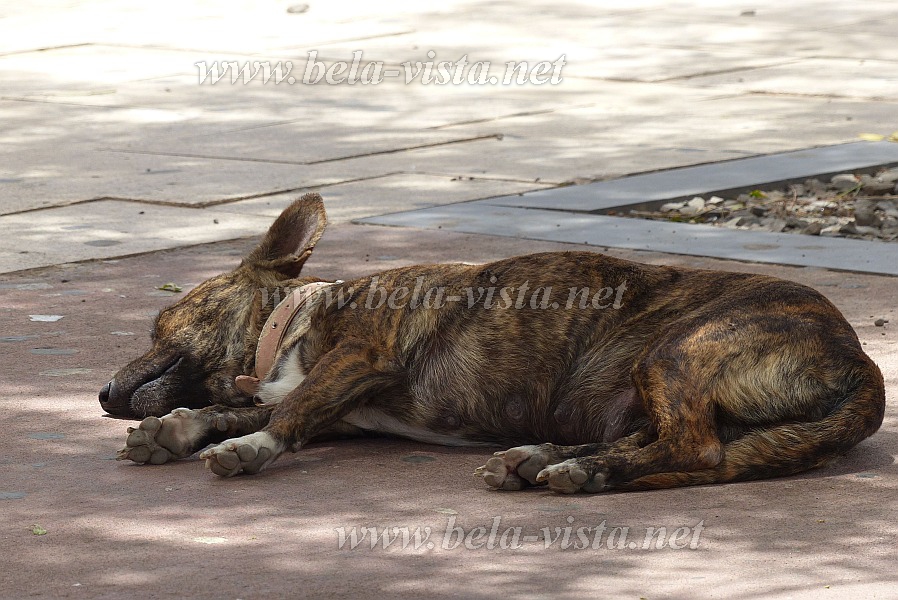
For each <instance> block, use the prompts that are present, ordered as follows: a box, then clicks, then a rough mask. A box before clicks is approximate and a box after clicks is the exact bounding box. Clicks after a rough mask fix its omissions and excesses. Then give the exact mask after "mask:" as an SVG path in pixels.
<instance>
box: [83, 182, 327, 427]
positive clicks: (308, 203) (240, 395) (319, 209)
mask: <svg viewBox="0 0 898 600" xmlns="http://www.w3.org/2000/svg"><path fill="white" fill-rule="evenodd" d="M326 226H327V217H326V215H325V212H324V203H323V202H322V200H321V196H319V195H318V194H306V195H305V196H303V197H302V198H300V199H299V200H296V201H295V202H294V203H293V204H292V205H290V206H289V207H288V208H287V209H286V210H284V212H283V213H281V215H280V216H279V217H278V218H277V219H276V220H275V222H274V224H273V225H272V226H271V228H270V229H269V230H268V233H267V234H266V235H265V237H264V238H263V240H262V242H261V243H260V244H259V245H258V246H257V247H256V248H255V249H254V250H253V251H252V252H251V253H250V254H249V255H248V256H247V257H246V258H244V259H243V261H242V262H241V263H240V266H238V267H237V268H236V269H234V270H233V271H230V272H228V273H224V274H222V275H219V276H217V277H213V278H212V279H209V280H208V281H205V282H203V283H201V284H200V285H198V286H197V287H196V288H194V289H193V290H192V291H191V292H190V293H189V294H187V295H186V296H185V297H184V298H182V299H181V300H180V301H179V302H177V303H175V304H174V305H172V306H170V307H168V308H166V309H165V310H163V311H162V312H160V313H159V316H158V317H157V318H156V322H155V324H154V325H153V334H152V340H153V347H152V348H151V349H150V351H149V352H147V353H146V354H144V355H143V356H141V357H140V358H138V359H136V360H134V361H132V362H131V363H130V364H128V365H127V366H126V367H124V368H123V369H121V370H120V371H119V372H118V373H116V374H115V376H114V377H113V378H112V381H110V382H109V383H108V384H106V385H105V386H104V387H103V389H102V390H100V406H102V407H103V409H104V410H105V411H107V412H108V413H109V414H111V415H113V416H119V417H129V418H143V417H147V416H151V415H152V416H161V415H164V414H167V413H169V412H171V411H172V410H173V409H175V408H178V407H186V408H199V407H202V406H208V405H210V404H224V405H228V406H246V405H251V404H252V399H251V398H250V397H249V396H247V394H246V393H245V392H242V391H240V390H239V389H237V387H236V386H235V385H234V378H235V377H236V376H238V375H248V374H250V373H252V371H253V368H254V361H255V351H256V344H257V341H258V338H259V332H260V329H261V327H262V324H263V323H264V322H265V319H266V318H267V316H268V314H270V312H271V309H272V308H273V305H272V302H271V298H272V297H274V293H273V292H274V290H284V289H285V288H293V287H297V286H300V285H303V284H305V283H309V282H310V281H314V279H312V278H300V271H301V270H302V266H303V264H304V263H305V262H306V260H307V259H308V258H309V256H310V255H311V253H312V249H313V248H314V247H315V244H316V243H317V242H318V239H319V238H320V237H321V234H322V233H323V232H324V228H325V227H326Z"/></svg>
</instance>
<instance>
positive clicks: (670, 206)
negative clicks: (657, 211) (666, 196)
mask: <svg viewBox="0 0 898 600" xmlns="http://www.w3.org/2000/svg"><path fill="white" fill-rule="evenodd" d="M684 206H686V203H685V202H668V203H667V204H662V205H661V212H663V213H669V212H676V211H678V210H680V209H681V208H683V207H684Z"/></svg>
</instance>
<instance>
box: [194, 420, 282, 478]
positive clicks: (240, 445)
mask: <svg viewBox="0 0 898 600" xmlns="http://www.w3.org/2000/svg"><path fill="white" fill-rule="evenodd" d="M283 451H284V446H283V444H281V443H280V442H278V441H277V440H276V439H275V438H274V436H272V435H271V434H270V433H268V432H267V431H257V432H256V433H251V434H249V435H244V436H243V437H238V438H233V439H230V440H225V441H224V442H222V443H220V444H218V445H217V446H213V447H212V448H209V449H208V450H204V451H203V453H202V454H200V458H202V459H205V461H206V468H207V469H209V470H210V471H212V472H213V473H215V474H216V475H221V476H222V477H230V476H231V475H236V474H237V473H240V472H241V471H242V472H244V473H248V474H250V475H251V474H253V473H258V472H259V471H261V470H262V469H263V468H265V467H266V466H267V465H268V464H269V463H270V462H272V461H273V460H274V459H275V458H277V457H278V456H279V455H280V454H281V452H283Z"/></svg>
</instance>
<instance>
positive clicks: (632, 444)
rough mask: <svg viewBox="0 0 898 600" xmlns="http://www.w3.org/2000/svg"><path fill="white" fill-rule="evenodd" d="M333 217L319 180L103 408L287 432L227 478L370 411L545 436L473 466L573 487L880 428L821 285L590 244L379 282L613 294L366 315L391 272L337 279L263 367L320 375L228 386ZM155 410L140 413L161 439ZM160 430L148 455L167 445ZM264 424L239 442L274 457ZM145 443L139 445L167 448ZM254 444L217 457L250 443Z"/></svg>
mask: <svg viewBox="0 0 898 600" xmlns="http://www.w3.org/2000/svg"><path fill="white" fill-rule="evenodd" d="M325 223H326V218H325V216H324V209H323V204H322V202H321V199H320V197H318V196H317V195H306V196H304V197H303V198H302V199H300V200H298V201H297V202H295V203H294V204H293V205H292V206H291V207H289V208H288V209H287V210H285V211H284V213H283V214H282V215H281V216H280V217H279V218H278V219H277V221H276V222H275V223H274V225H273V226H272V228H271V230H270V231H269V233H268V234H267V236H266V237H265V239H264V240H263V241H262V243H261V245H260V246H259V247H258V248H257V249H256V250H255V251H254V252H253V253H252V254H251V255H250V256H248V257H247V258H246V259H245V260H244V261H243V262H242V263H241V265H240V266H239V267H238V268H237V269H235V270H234V271H232V272H230V273H226V274H224V275H220V276H218V277H215V278H213V279H210V280H209V281H207V282H205V283H203V284H202V285H200V286H198V287H197V288H196V289H194V290H193V291H192V292H190V293H189V294H188V295H187V296H186V297H185V298H184V299H182V300H181V301H180V302H178V303H176V304H175V305H173V306H171V307H170V308H168V309H166V310H165V311H163V312H162V313H161V314H160V316H159V318H158V319H157V321H156V325H155V334H154V338H153V348H152V349H151V350H150V352H148V353H147V354H146V355H145V356H143V357H141V358H139V359H137V360H135V361H134V362H132V363H131V364H130V365H128V366H126V367H125V368H124V369H122V370H121V371H120V372H119V373H118V374H117V375H116V376H115V378H114V379H113V381H112V382H111V383H110V385H109V386H107V388H105V389H104V391H103V393H101V402H102V403H103V407H104V408H105V409H106V410H107V411H109V412H111V413H113V414H118V415H122V416H129V417H147V416H155V417H158V416H161V415H165V414H166V413H168V412H170V411H171V410H172V409H175V408H176V407H192V408H199V407H203V406H208V408H204V409H202V410H199V411H193V412H191V413H189V414H190V415H193V416H190V418H191V419H195V420H197V422H203V423H206V424H207V425H206V426H205V428H204V429H203V431H202V433H201V434H197V435H194V436H193V437H192V438H191V439H189V440H188V439H186V438H184V439H181V440H180V442H179V443H180V446H179V447H178V448H177V449H175V450H172V449H171V448H168V451H169V452H170V454H171V455H173V457H174V458H178V457H180V456H183V455H186V454H189V453H190V452H192V451H195V450H197V449H198V448H200V447H202V446H204V445H206V444H207V443H209V442H210V441H222V440H224V439H226V438H231V437H234V436H237V435H245V434H251V433H252V432H254V431H257V430H259V429H261V431H263V432H266V433H267V435H268V436H269V437H265V438H264V439H265V440H274V441H273V442H270V441H269V442H264V443H263V444H262V445H265V444H268V448H267V450H266V451H265V452H267V453H268V454H270V455H271V456H270V457H269V456H268V454H265V452H263V453H262V454H260V455H259V456H260V457H261V456H263V455H264V459H263V458H258V459H255V458H252V460H246V459H245V458H244V457H243V454H241V455H240V458H237V459H235V458H233V457H232V456H230V455H229V456H228V457H224V458H221V455H216V454H215V452H210V451H207V452H206V453H204V456H205V457H207V458H208V460H209V461H211V463H212V464H211V468H212V469H213V471H215V472H217V473H220V474H224V475H230V474H233V473H236V472H240V471H241V470H243V471H247V472H254V471H256V470H258V469H259V468H261V466H263V463H264V464H267V463H268V462H270V461H271V460H273V459H274V458H276V456H277V454H279V453H280V452H281V451H282V450H283V449H286V448H292V449H294V450H296V449H298V448H299V447H301V446H302V445H304V444H305V443H307V442H309V441H310V440H312V439H313V438H315V437H316V436H319V435H322V434H327V433H329V432H333V431H338V432H344V433H345V432H347V431H350V430H352V429H354V427H353V426H352V425H353V424H355V425H359V424H361V425H363V427H368V428H371V429H375V430H378V429H380V430H386V431H387V432H391V431H392V432H393V433H397V432H398V433H403V432H406V435H410V436H411V437H417V438H419V439H431V438H428V435H431V436H432V439H433V440H435V441H439V442H441V443H457V444H484V445H500V444H501V445H505V446H514V445H532V446H525V447H524V448H517V449H514V450H512V451H509V452H506V453H499V455H498V456H496V457H494V458H492V459H491V460H490V461H489V462H488V463H487V465H485V466H484V467H481V468H480V469H479V470H478V471H479V473H480V474H481V475H483V476H484V479H485V480H486V481H487V483H488V484H490V485H491V486H493V487H497V488H502V489H519V488H520V487H524V486H527V485H531V484H535V485H539V484H542V483H548V484H549V486H550V487H552V488H553V489H556V490H557V491H561V492H571V491H578V490H583V491H600V490H606V489H614V488H618V489H648V488H665V487H673V486H680V485H691V484H702V483H721V482H731V481H739V480H748V479H758V478H766V477H775V476H781V475H790V474H793V473H798V472H801V471H804V470H806V469H810V468H813V467H817V466H820V465H822V464H824V463H826V462H827V461H828V460H830V459H832V458H833V457H835V456H837V455H839V454H841V453H844V452H846V451H847V450H848V449H850V448H852V447H853V446H854V445H856V444H857V443H858V442H860V441H861V440H863V439H864V438H866V437H868V436H870V435H872V434H873V433H874V432H875V431H876V430H877V429H878V427H879V425H880V423H881V422H882V418H883V411H884V404H885V396H884V386H883V379H882V375H881V374H880V371H879V369H878V368H877V367H876V365H875V364H874V363H873V361H871V360H870V358H868V357H867V356H866V355H865V354H864V352H863V350H862V349H861V345H860V343H859V342H858V339H857V336H856V335H855V333H854V331H853V330H852V329H851V327H850V325H849V324H848V323H847V322H846V321H845V319H844V318H843V317H842V315H841V314H840V313H839V311H838V310H837V309H836V308H835V307H834V306H833V305H832V304H831V303H830V302H829V301H827V300H826V299H825V298H824V297H823V296H822V295H820V294H819V293H817V292H816V291H814V290H812V289H810V288H807V287H804V286H802V285H799V284H796V283H792V282H789V281H784V280H779V279H774V278H770V277H764V276H759V275H748V274H740V273H726V272H716V271H704V270H694V269H684V268H675V267H663V266H662V267H659V266H649V265H643V264H638V263H633V262H628V261H623V260H618V259H614V258H611V257H608V256H604V255H601V254H594V253H586V252H560V253H546V254H535V255H529V256H520V257H514V258H509V259H505V260H501V261H498V262H494V263H490V264H486V265H477V266H471V265H460V264H451V265H427V266H412V267H404V268H400V269H394V270H390V271H386V272H382V273H378V274H377V275H376V277H377V283H378V284H379V286H380V287H381V288H382V289H384V290H385V291H386V292H387V293H392V292H393V291H394V290H396V289H399V288H403V287H404V288H407V289H409V290H412V289H414V288H415V286H416V285H418V286H420V285H421V282H422V281H423V282H424V286H423V289H425V290H426V289H430V288H437V287H440V288H442V289H444V290H445V295H446V296H447V297H450V296H453V295H458V296H460V297H462V298H465V297H466V294H467V290H468V289H474V290H476V289H477V288H481V287H482V288H488V287H490V286H492V287H494V288H502V287H513V288H515V289H516V290H517V289H520V288H521V286H522V285H524V284H525V283H527V284H528V285H529V286H530V287H529V289H530V290H535V289H536V288H539V287H543V288H545V287H550V286H551V288H552V290H553V292H552V297H551V299H552V300H554V301H558V302H559V304H564V302H565V300H566V299H567V297H568V290H569V288H571V287H574V288H577V289H581V288H589V289H590V290H592V291H597V290H600V289H602V288H613V289H615V290H618V289H620V290H621V293H620V295H619V298H618V300H619V304H618V305H619V308H617V309H615V308H613V307H606V308H593V307H592V306H591V305H589V304H588V303H587V304H588V305H587V306H586V307H584V308H579V307H574V308H571V309H565V308H564V307H561V308H558V309H552V308H551V307H549V308H539V307H536V308H534V307H532V306H530V303H529V302H524V305H523V306H521V307H520V308H516V307H515V306H508V304H509V303H508V302H500V303H499V306H493V307H492V308H485V307H484V305H483V303H482V302H481V303H478V304H477V305H476V306H475V307H473V308H469V307H468V305H467V302H466V301H462V302H454V303H447V304H446V305H445V306H444V307H443V308H440V309H428V308H424V307H418V308H415V309H412V308H410V307H408V306H406V307H405V308H400V309H391V308H388V307H386V306H382V307H381V308H378V309H369V308H365V306H366V302H369V303H370V304H368V305H369V306H370V305H376V304H377V302H376V300H377V299H378V298H369V296H370V295H372V294H373V293H374V292H373V291H372V280H373V278H374V277H375V276H371V277H367V278H362V279H359V280H354V281H347V282H343V283H336V284H334V285H333V286H332V287H331V291H332V292H334V295H335V296H336V295H339V293H340V292H341V291H342V292H343V293H344V300H346V301H347V302H348V301H352V302H355V303H356V308H355V309H353V308H351V307H350V306H348V305H344V306H343V307H342V308H338V307H337V306H336V304H335V303H330V304H328V303H326V302H320V303H318V304H317V305H316V307H315V308H314V312H313V313H312V315H311V316H312V325H311V328H310V329H309V330H308V331H305V332H302V333H301V334H299V333H294V335H293V336H291V337H289V338H288V340H287V343H286V345H285V347H284V348H282V350H281V352H280V353H279V355H278V357H279V358H278V362H277V363H276V367H275V369H274V370H273V372H272V373H271V374H269V376H268V378H267V381H269V382H270V381H275V380H277V379H278V378H279V377H281V376H283V375H284V374H285V373H286V372H288V371H291V372H293V373H294V374H295V373H296V372H297V369H298V370H299V371H300V372H301V373H303V374H304V375H305V379H304V380H303V381H302V383H301V384H299V385H298V387H296V388H295V389H292V391H289V393H287V394H286V396H285V397H283V399H282V401H280V402H279V403H278V404H276V405H273V406H262V407H256V406H253V403H252V399H251V398H248V397H246V396H245V395H243V394H242V393H241V392H240V391H239V390H237V389H236V388H235V386H234V384H233V381H234V377H235V376H237V375H242V374H250V373H252V370H253V360H254V350H255V341H256V339H257V337H258V333H259V329H260V327H261V324H262V323H263V322H264V320H265V318H266V317H267V314H268V313H269V312H270V310H271V308H272V306H271V305H270V303H267V304H266V305H265V306H263V305H262V303H261V301H260V296H259V293H258V290H259V289H262V288H265V289H267V290H269V291H271V290H274V289H275V288H281V289H283V288H290V287H295V286H297V285H301V284H303V283H307V282H310V281H314V280H315V279H314V278H308V277H301V276H300V271H301V268H302V265H303V263H304V262H305V260H306V258H307V257H308V256H309V254H310V252H311V250H312V248H313V247H314V245H315V242H317V240H318V238H319V237H320V235H321V233H322V232H323V230H324V227H325ZM422 278H423V279H422ZM622 284H623V287H622ZM526 298H527V299H530V298H531V296H530V295H527V296H526ZM495 300H497V301H499V300H500V297H499V295H498V294H497V295H496V297H495ZM291 360H292V361H293V362H292V363H291V362H288V361H291ZM263 385H264V384H263ZM210 404H211V405H214V406H209V405H210ZM187 414H188V413H187V412H185V411H181V416H182V417H184V415H187ZM163 422H165V418H163ZM174 422H175V421H170V423H174ZM157 423H158V420H151V421H150V424H149V425H148V426H146V427H144V429H146V430H148V431H150V432H151V433H152V431H155V430H156V429H158V425H157ZM397 423H398V424H399V425H397ZM142 427H143V426H142ZM402 428H405V429H402ZM409 432H410V433H409ZM132 435H134V434H132ZM141 435H143V434H141ZM166 435H168V434H166ZM256 436H258V434H256ZM150 437H152V435H151V436H150ZM163 437H164V436H163ZM169 437H171V436H169ZM157 438H159V439H157V440H156V442H158V444H157V445H151V447H150V450H153V449H154V448H156V447H157V446H158V445H161V446H165V443H163V442H164V440H161V438H160V436H158V435H157ZM141 439H143V438H141ZM242 439H243V438H239V439H238V441H240V440H242ZM259 439H262V438H259V437H252V436H250V437H248V438H247V439H246V443H245V444H243V446H242V447H244V448H245V447H246V445H247V444H248V445H249V446H252V447H253V452H259V450H260V449H259V447H258V444H257V443H256V442H257V441H258V440H259ZM160 440H161V441H160ZM241 443H242V442H241ZM272 444H273V445H272ZM535 444H541V445H535ZM584 444H585V445H584ZM169 445H171V444H169ZM132 446H133V444H131V442H130V441H129V447H128V448H126V450H125V451H123V452H125V454H124V456H125V457H126V458H131V459H132V460H137V461H138V462H146V461H147V460H149V461H150V462H164V460H162V459H159V460H156V459H154V460H150V459H147V458H145V454H146V453H144V455H141V454H140V453H137V452H133V447H132ZM240 447H241V445H240V444H237V445H234V444H231V445H230V446H228V448H229V450H228V448H224V450H222V451H223V452H224V451H227V452H231V454H233V455H234V456H236V455H237V454H235V453H238V450H239V449H240ZM128 451H130V452H131V453H132V454H131V455H129V454H128ZM148 452H149V450H148ZM244 454H247V456H249V455H252V457H255V456H256V454H254V453H251V452H249V451H248V450H247V451H246V452H245V453H244ZM135 456H137V458H135ZM160 456H162V455H161V454H160ZM141 457H143V458H144V460H140V458H141ZM165 460H167V458H166V459H165ZM235 460H237V461H239V462H238V463H234V461H235ZM253 461H255V462H253ZM235 464H236V466H234V465H235ZM222 465H224V466H222ZM553 465H555V466H554V467H553Z"/></svg>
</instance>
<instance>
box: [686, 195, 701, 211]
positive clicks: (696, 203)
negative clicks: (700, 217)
mask: <svg viewBox="0 0 898 600" xmlns="http://www.w3.org/2000/svg"><path fill="white" fill-rule="evenodd" d="M686 206H689V207H691V208H696V209H698V210H701V209H703V208H705V199H704V198H702V197H701V196H696V197H695V198H693V199H692V200H690V201H689V202H687V203H686Z"/></svg>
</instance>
